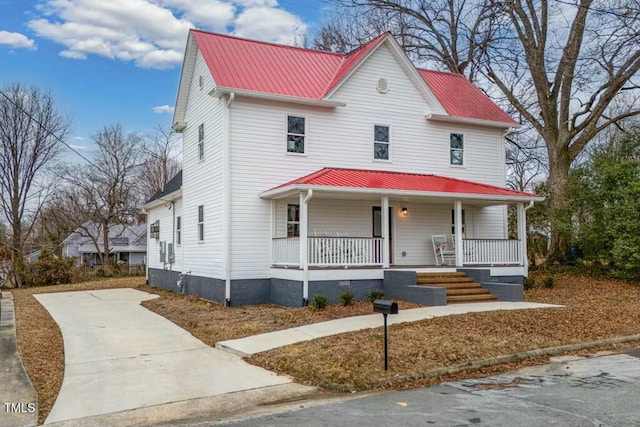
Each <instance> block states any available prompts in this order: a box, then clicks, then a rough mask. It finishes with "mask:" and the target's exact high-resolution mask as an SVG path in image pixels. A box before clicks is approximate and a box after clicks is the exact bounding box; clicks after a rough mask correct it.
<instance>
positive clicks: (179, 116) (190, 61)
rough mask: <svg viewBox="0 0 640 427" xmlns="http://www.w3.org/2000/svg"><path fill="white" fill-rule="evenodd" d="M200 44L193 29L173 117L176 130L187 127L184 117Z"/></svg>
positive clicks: (185, 51)
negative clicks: (194, 35)
mask: <svg viewBox="0 0 640 427" xmlns="http://www.w3.org/2000/svg"><path fill="white" fill-rule="evenodd" d="M197 53H198V46H197V44H196V42H195V40H194V39H193V35H192V33H191V31H189V36H188V37H187V44H186V47H185V50H184V58H183V60H182V68H181V72H180V84H179V85H178V94H177V96H176V104H175V109H174V111H173V119H172V121H171V123H172V128H173V129H174V130H175V131H176V132H182V131H183V130H184V128H185V126H183V124H184V117H185V113H186V111H187V101H188V97H189V91H190V89H191V80H192V78H193V71H194V69H195V64H196V57H197Z"/></svg>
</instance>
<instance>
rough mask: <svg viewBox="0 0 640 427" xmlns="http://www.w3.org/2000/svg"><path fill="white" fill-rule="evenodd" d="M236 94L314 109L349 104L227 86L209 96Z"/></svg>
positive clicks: (215, 90) (216, 89)
mask: <svg viewBox="0 0 640 427" xmlns="http://www.w3.org/2000/svg"><path fill="white" fill-rule="evenodd" d="M230 93H234V94H235V96H245V97H247V98H258V99H265V100H268V101H276V102H290V103H293V104H302V105H311V106H314V107H326V108H336V107H345V106H346V105H347V104H346V103H344V102H339V101H330V100H325V99H313V98H303V97H299V96H289V95H279V94H275V93H266V92H257V91H253V90H246V89H237V88H232V87H225V86H216V87H215V89H213V90H212V91H211V92H210V93H209V95H211V96H215V97H217V98H219V97H221V96H222V95H226V94H230Z"/></svg>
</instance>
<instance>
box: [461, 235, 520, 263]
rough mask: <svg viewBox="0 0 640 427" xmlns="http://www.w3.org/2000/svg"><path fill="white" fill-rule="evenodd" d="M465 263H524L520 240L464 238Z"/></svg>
mask: <svg viewBox="0 0 640 427" xmlns="http://www.w3.org/2000/svg"><path fill="white" fill-rule="evenodd" d="M462 248H463V264H464V265H480V264H485V265H486V264H488V265H505V264H517V265H520V264H522V257H521V255H520V241H519V240H507V239H463V240H462Z"/></svg>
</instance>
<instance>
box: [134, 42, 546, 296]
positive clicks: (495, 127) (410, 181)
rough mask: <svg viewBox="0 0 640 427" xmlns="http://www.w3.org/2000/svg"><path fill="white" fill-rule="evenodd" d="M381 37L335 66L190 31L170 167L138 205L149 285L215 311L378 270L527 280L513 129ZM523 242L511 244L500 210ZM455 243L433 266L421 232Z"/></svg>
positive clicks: (453, 80)
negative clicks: (510, 150) (176, 158)
mask: <svg viewBox="0 0 640 427" xmlns="http://www.w3.org/2000/svg"><path fill="white" fill-rule="evenodd" d="M517 126H518V125H517V123H515V122H514V121H513V120H512V119H511V118H510V117H509V116H508V115H506V114H505V113H504V112H503V111H502V110H500V108H498V107H497V106H496V105H495V104H493V103H492V102H491V101H490V100H489V99H488V98H487V97H486V96H485V95H484V94H482V92H480V91H479V90H478V89H477V88H475V87H474V86H473V85H472V84H471V83H469V82H468V81H467V80H466V79H465V78H464V77H463V76H459V75H453V74H449V73H443V72H437V71H429V70H423V69H418V68H416V67H415V66H414V65H413V64H412V63H411V61H410V60H409V59H408V58H407V56H406V55H405V54H404V52H403V51H402V49H401V48H400V46H399V45H398V44H397V43H396V42H395V40H394V38H393V36H392V35H391V34H390V33H384V34H382V35H380V36H379V37H377V38H376V39H374V40H372V41H371V42H370V43H368V44H367V45H365V46H363V47H362V48H360V49H358V50H356V51H354V52H352V53H350V54H347V55H343V54H336V53H328V52H321V51H315V50H309V49H301V48H295V47H290V46H283V45H277V44H271V43H264V42H259V41H254V40H246V39H242V38H237V37H232V36H227V35H221V34H213V33H208V32H203V31H197V30H192V31H191V32H190V33H189V38H188V42H187V47H186V53H185V58H184V64H183V68H182V76H181V79H180V86H179V89H178V98H177V102H176V108H175V114H174V123H173V128H174V129H175V130H176V131H178V132H181V133H182V134H183V141H184V147H183V165H184V166H183V170H182V173H181V174H180V175H178V176H177V177H176V178H174V179H173V180H172V181H171V182H170V183H168V184H167V186H166V187H165V189H164V190H163V191H162V192H160V193H158V194H157V195H155V196H154V197H153V198H152V199H151V200H150V201H149V202H148V203H147V204H146V205H145V209H146V211H147V212H148V224H149V230H148V231H149V232H148V235H149V244H148V249H149V250H148V281H149V283H150V284H151V285H153V286H159V287H163V288H168V289H174V290H177V291H180V290H181V291H183V292H186V293H189V294H197V295H200V296H203V297H205V298H208V299H211V300H215V301H219V302H221V303H226V304H233V305H243V304H258V303H276V304H282V305H288V306H300V305H302V304H305V303H306V302H307V301H308V300H309V298H311V297H313V295H314V294H324V295H329V296H332V297H334V296H335V295H337V293H338V292H340V291H343V290H346V289H349V290H352V291H354V292H355V293H356V295H357V296H358V297H359V298H363V297H364V296H366V293H367V292H368V291H370V290H372V289H382V288H383V286H384V278H385V274H386V273H387V272H390V271H430V269H436V268H437V269H440V270H442V269H448V270H451V271H455V270H456V269H474V270H486V276H487V277H491V278H492V280H498V281H499V280H501V278H505V279H506V278H508V279H510V280H515V278H520V279H521V278H522V277H524V276H526V274H527V258H526V238H525V230H526V214H525V211H526V209H527V207H528V206H530V205H531V204H532V203H533V202H534V201H536V200H542V199H541V198H540V197H539V196H536V195H533V194H529V193H522V192H517V191H512V190H509V189H506V188H505V146H504V136H505V134H506V133H508V132H509V130H510V129H512V128H514V127H517ZM508 205H515V206H517V218H518V226H517V229H518V233H517V235H518V238H517V239H516V240H508V239H507V237H508V230H507V206H508ZM434 235H444V236H446V238H447V240H448V241H449V242H450V243H449V245H450V247H451V248H458V250H454V251H452V252H450V253H449V259H447V260H445V261H446V262H445V264H446V265H445V266H439V264H442V263H443V262H442V261H443V260H441V259H438V258H437V253H436V248H435V245H434V240H433V236H434Z"/></svg>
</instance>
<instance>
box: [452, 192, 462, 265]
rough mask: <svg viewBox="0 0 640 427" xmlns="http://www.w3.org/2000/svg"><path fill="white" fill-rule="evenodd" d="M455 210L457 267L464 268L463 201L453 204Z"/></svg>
mask: <svg viewBox="0 0 640 427" xmlns="http://www.w3.org/2000/svg"><path fill="white" fill-rule="evenodd" d="M453 209H454V215H455V219H456V221H455V232H456V241H455V242H454V245H455V247H456V267H462V265H463V263H464V253H463V251H462V249H463V248H462V200H456V201H455V202H454V204H453Z"/></svg>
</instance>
